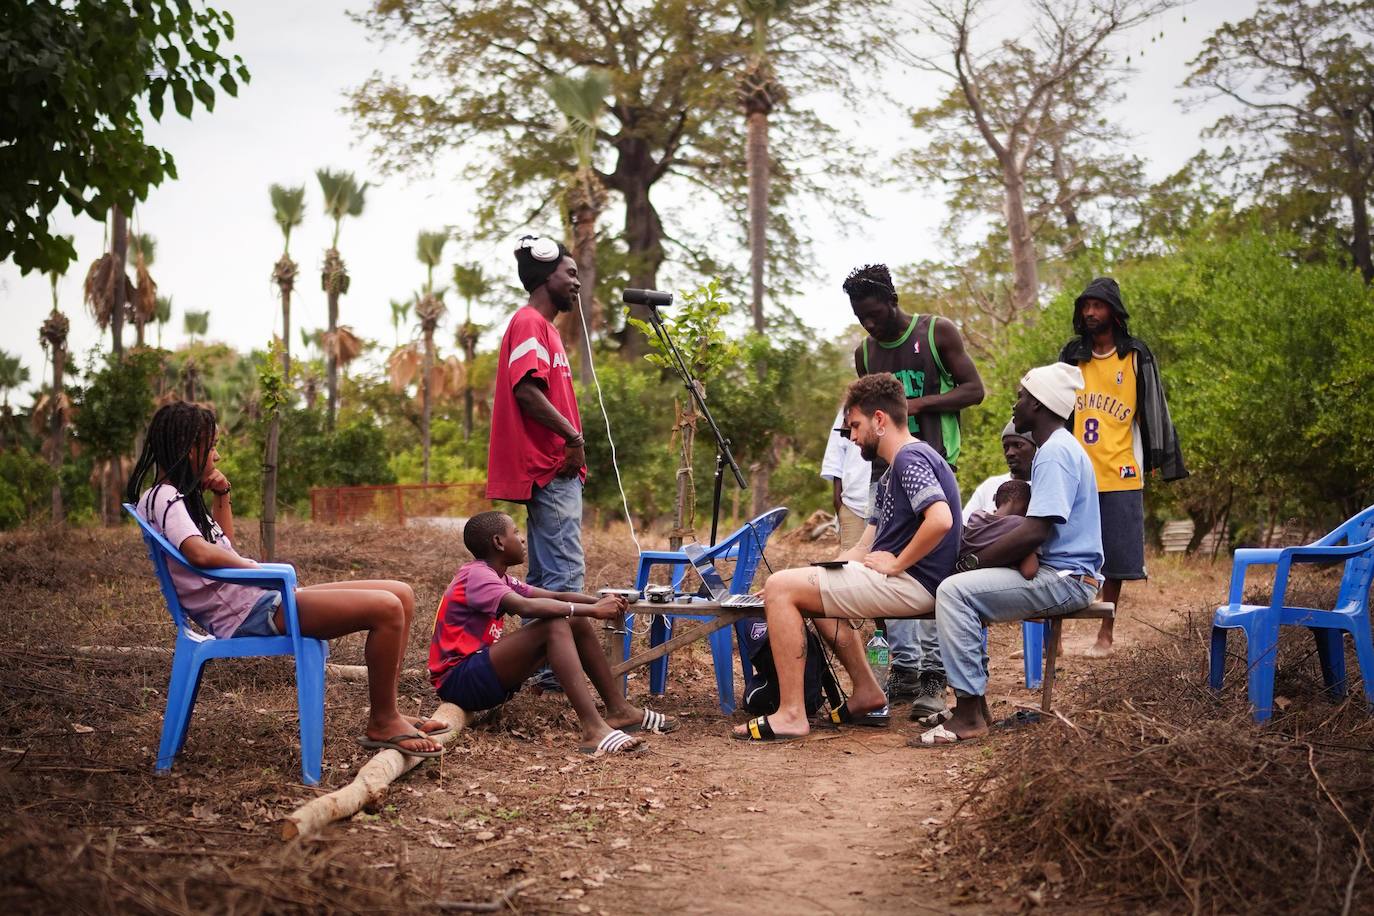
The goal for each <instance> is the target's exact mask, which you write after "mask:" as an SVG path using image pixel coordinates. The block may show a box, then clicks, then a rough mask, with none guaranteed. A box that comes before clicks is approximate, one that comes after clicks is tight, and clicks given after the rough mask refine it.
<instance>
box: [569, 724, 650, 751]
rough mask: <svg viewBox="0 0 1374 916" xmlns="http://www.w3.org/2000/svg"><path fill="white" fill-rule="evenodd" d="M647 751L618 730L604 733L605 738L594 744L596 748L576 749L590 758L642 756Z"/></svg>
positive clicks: (639, 743) (640, 742)
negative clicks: (619, 755) (616, 755)
mask: <svg viewBox="0 0 1374 916" xmlns="http://www.w3.org/2000/svg"><path fill="white" fill-rule="evenodd" d="M648 749H649V747H648V745H646V744H645V743H644V742H643V741H640V740H639V739H638V738H631V737H630V736H629V735H627V734H625V733H624V732H623V731H621V730H620V729H618V728H613V729H611V730H610V731H608V732H606V736H605V737H604V738H602V739H601V740H600V741H598V742H597V743H596V747H585V746H583V747H578V750H579V751H581V752H582V753H584V754H586V755H588V756H590V757H605V756H606V755H607V754H642V753H643V752H645V751H647V750H648Z"/></svg>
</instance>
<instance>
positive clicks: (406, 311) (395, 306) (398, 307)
mask: <svg viewBox="0 0 1374 916" xmlns="http://www.w3.org/2000/svg"><path fill="white" fill-rule="evenodd" d="M409 317H410V303H409V302H405V301H398V300H396V299H392V300H391V330H393V331H394V332H396V347H397V349H400V346H401V325H403V324H405V323H406V319H407V318H409Z"/></svg>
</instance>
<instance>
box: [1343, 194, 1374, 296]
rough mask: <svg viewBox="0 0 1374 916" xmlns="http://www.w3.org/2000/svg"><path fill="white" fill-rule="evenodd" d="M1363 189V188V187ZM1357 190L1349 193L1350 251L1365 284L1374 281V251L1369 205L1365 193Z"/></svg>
mask: <svg viewBox="0 0 1374 916" xmlns="http://www.w3.org/2000/svg"><path fill="white" fill-rule="evenodd" d="M1362 190H1363V189H1362ZM1362 190H1361V192H1356V193H1354V194H1350V195H1348V197H1349V199H1350V214H1351V224H1352V225H1351V236H1350V253H1351V255H1352V256H1353V257H1354V259H1355V267H1356V269H1357V270H1359V272H1360V276H1362V277H1364V282H1365V285H1366V286H1368V285H1370V284H1371V283H1374V252H1371V250H1370V239H1369V205H1368V204H1367V203H1366V201H1365V198H1364V194H1363V193H1362Z"/></svg>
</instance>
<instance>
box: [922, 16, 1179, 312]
mask: <svg viewBox="0 0 1374 916" xmlns="http://www.w3.org/2000/svg"><path fill="white" fill-rule="evenodd" d="M1178 3H1179V0H1104V2H1100V3H1094V4H1091V5H1088V4H1074V5H1071V6H1068V7H1064V6H1063V5H1062V4H1058V3H1056V2H1054V0H1034V2H1033V3H1032V4H1031V8H1032V15H1033V17H1034V20H1033V24H1032V27H1031V28H1029V29H1027V30H1025V31H1024V32H1023V33H1022V35H1021V36H1018V37H1016V38H1011V39H1007V40H1005V41H1003V42H1001V43H1000V45H999V46H998V47H997V48H996V49H995V50H994V51H990V52H987V53H980V52H979V51H978V50H976V49H975V48H974V44H973V43H974V39H975V36H974V27H975V24H976V21H977V20H978V19H979V18H980V14H981V13H982V11H983V9H984V8H985V7H986V3H985V0H926V2H924V3H923V4H922V7H921V12H920V13H919V14H918V19H919V21H920V23H921V24H922V26H923V27H924V30H925V32H926V34H928V35H931V36H933V37H934V39H935V40H936V41H937V42H938V44H939V45H940V47H941V50H940V52H939V53H937V54H930V55H927V56H925V57H922V58H920V60H919V63H920V66H922V67H923V68H924V69H926V70H927V71H929V72H932V73H936V74H938V75H940V76H942V77H943V78H945V79H946V80H947V81H948V82H949V83H951V84H952V94H951V95H950V96H947V97H946V98H945V99H944V100H942V102H940V103H939V104H937V105H936V106H935V107H934V108H932V109H925V110H922V111H921V112H918V113H917V117H916V122H917V126H919V127H922V128H924V129H927V130H930V131H933V132H934V133H935V134H936V144H935V146H934V148H933V149H932V150H930V151H929V153H928V154H921V153H918V154H917V156H916V161H917V162H918V164H920V166H921V167H922V168H924V169H925V171H926V173H927V176H928V177H929V176H932V175H938V176H941V177H944V176H945V172H946V170H947V169H948V168H949V167H950V165H951V164H952V163H951V160H952V159H954V158H957V157H960V156H968V157H969V161H971V162H974V163H978V166H977V170H978V171H979V172H980V176H981V184H982V187H983V189H985V188H986V187H987V186H989V185H991V184H992V183H993V182H994V181H995V182H996V185H998V186H1000V187H999V189H998V190H999V192H1000V205H1001V206H1000V209H1001V216H1002V218H1003V220H1004V221H1005V225H1006V235H1007V245H1008V247H1009V248H1010V254H1011V258H1010V260H1011V266H1012V283H1011V297H1010V308H1011V311H1012V313H1013V314H1014V315H1016V316H1020V317H1024V318H1025V319H1026V320H1034V316H1035V311H1034V309H1035V308H1036V307H1037V306H1038V304H1039V296H1040V271H1039V260H1040V257H1041V254H1040V246H1039V245H1037V242H1036V233H1035V230H1036V225H1035V219H1034V217H1035V216H1036V212H1035V207H1034V204H1033V203H1032V201H1031V199H1030V196H1031V193H1032V191H1031V188H1030V187H1029V185H1030V184H1031V183H1032V178H1031V176H1032V174H1033V173H1032V169H1033V168H1039V169H1041V170H1045V171H1048V173H1049V174H1048V175H1047V176H1046V177H1047V181H1046V183H1047V184H1048V185H1049V187H1050V188H1051V189H1055V190H1053V191H1052V192H1051V193H1043V192H1042V195H1041V196H1042V197H1044V198H1045V199H1046V200H1047V201H1048V202H1049V204H1050V207H1051V209H1053V208H1054V206H1055V205H1056V204H1062V203H1069V202H1072V200H1073V197H1072V196H1071V195H1069V194H1065V193H1061V192H1059V191H1058V190H1057V188H1056V186H1057V185H1059V184H1061V183H1063V184H1065V186H1066V188H1069V189H1072V188H1074V187H1075V186H1078V185H1079V182H1078V181H1075V179H1074V175H1073V170H1072V169H1071V168H1070V167H1071V165H1072V163H1071V162H1070V161H1068V159H1069V157H1068V155H1067V154H1068V151H1069V150H1070V149H1071V148H1072V146H1073V142H1074V141H1073V131H1074V129H1075V126H1076V125H1075V119H1076V118H1077V117H1078V116H1080V115H1081V114H1082V113H1083V110H1084V108H1085V106H1088V107H1091V106H1092V105H1093V104H1095V100H1096V101H1100V100H1101V99H1103V98H1104V97H1105V96H1109V94H1110V86H1111V83H1112V81H1113V78H1116V79H1119V75H1120V70H1121V68H1120V67H1119V66H1118V65H1116V64H1115V58H1114V56H1113V55H1112V54H1111V53H1110V52H1109V45H1108V42H1109V40H1110V39H1112V38H1113V37H1115V36H1117V35H1119V34H1121V33H1122V32H1124V31H1126V30H1127V29H1130V28H1132V27H1134V26H1137V25H1139V24H1141V23H1143V22H1146V21H1148V20H1149V19H1151V18H1153V17H1154V16H1156V15H1158V14H1159V13H1161V12H1163V11H1165V10H1167V9H1170V8H1171V7H1174V6H1177V5H1178ZM1104 73H1105V74H1108V75H1109V76H1108V77H1107V78H1104V77H1103V76H1102V74H1104ZM1056 147H1058V153H1057V154H1056V151H1055V150H1056ZM1056 155H1057V156H1058V160H1059V171H1060V173H1061V174H1060V175H1056V174H1055V160H1056ZM989 159H990V160H991V161H990V162H989ZM1061 176H1062V177H1061ZM1079 181H1081V179H1080V180H1079ZM984 193H985V191H984Z"/></svg>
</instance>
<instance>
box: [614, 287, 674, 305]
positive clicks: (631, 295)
mask: <svg viewBox="0 0 1374 916" xmlns="http://www.w3.org/2000/svg"><path fill="white" fill-rule="evenodd" d="M620 298H621V299H622V300H624V301H625V303H627V304H628V305H647V306H651V307H658V306H661V305H672V304H673V294H672V293H665V292H663V291H662V290H658V289H627V290H625V292H624V294H623V295H622V296H621V297H620Z"/></svg>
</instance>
